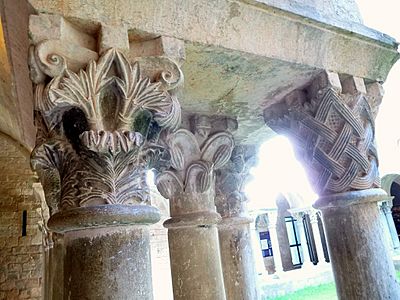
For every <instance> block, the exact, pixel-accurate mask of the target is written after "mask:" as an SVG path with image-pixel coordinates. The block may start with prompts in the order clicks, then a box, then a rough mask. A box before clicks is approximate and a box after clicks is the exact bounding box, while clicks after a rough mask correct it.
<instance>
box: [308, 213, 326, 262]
mask: <svg viewBox="0 0 400 300" xmlns="http://www.w3.org/2000/svg"><path fill="white" fill-rule="evenodd" d="M318 213H319V212H318V211H317V210H311V211H309V215H310V223H311V227H312V231H313V235H314V241H315V248H316V250H317V256H318V263H319V264H320V265H326V264H328V263H327V262H326V260H325V255H324V248H323V246H322V238H321V233H320V231H319V225H318V216H317V214H318Z"/></svg>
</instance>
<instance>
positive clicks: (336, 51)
mask: <svg viewBox="0 0 400 300" xmlns="http://www.w3.org/2000/svg"><path fill="white" fill-rule="evenodd" d="M275 2H276V1H268V2H267V3H268V4H269V5H266V4H265V3H260V1H239V2H235V3H232V2H230V1H225V0H219V1H212V2H210V1H194V0H192V1H185V3H181V2H180V1H147V2H146V5H145V6H144V5H142V3H141V2H140V1H133V2H132V1H126V0H119V1H116V2H113V3H112V4H111V3H110V2H108V1H101V3H100V2H96V4H95V3H94V2H93V3H91V2H90V1H89V2H87V3H86V4H85V5H82V3H81V1H68V3H65V2H62V1H52V2H49V1H45V0H31V3H32V4H33V6H34V7H35V8H36V9H38V10H39V11H43V12H47V13H56V14H60V15H64V16H66V17H67V18H68V19H69V20H73V22H74V23H75V24H76V25H77V26H80V27H81V28H84V29H86V30H87V31H91V32H96V30H97V28H98V25H99V21H101V22H103V23H108V24H114V25H117V26H118V25H122V24H123V25H124V26H126V27H127V29H128V31H129V40H130V45H131V47H132V45H134V44H135V43H136V41H137V40H139V41H145V42H140V43H142V45H143V48H147V49H148V48H150V49H151V51H149V53H151V52H153V53H156V52H157V51H158V50H157V49H159V48H158V47H155V46H153V45H154V43H153V42H152V40H154V39H157V38H159V37H160V36H168V37H172V38H174V39H178V40H180V41H181V42H182V43H183V42H184V43H185V48H186V62H185V64H184V66H183V72H184V73H185V78H186V84H185V86H184V88H183V89H182V91H181V92H180V93H179V97H180V101H181V104H182V107H183V109H184V110H185V111H188V112H195V113H201V114H220V115H228V116H230V117H237V119H238V121H239V123H240V126H239V129H238V131H237V132H236V133H235V138H236V140H237V141H238V142H244V143H253V144H255V143H259V142H260V141H262V140H265V139H267V138H269V137H270V136H271V134H272V133H271V131H270V130H268V129H267V128H265V127H264V126H263V121H262V116H261V113H260V112H261V110H263V109H264V108H265V107H266V106H268V105H270V104H271V103H273V102H276V101H277V100H279V98H280V96H281V95H282V92H283V91H284V93H286V92H287V91H291V90H293V89H296V88H298V87H300V86H302V85H304V84H306V82H307V81H309V80H310V79H311V77H313V76H314V75H316V74H317V73H318V72H319V71H320V70H321V69H328V70H335V71H336V72H338V73H343V74H353V75H355V76H358V77H362V78H368V79H370V80H378V81H384V80H385V78H386V75H387V73H388V71H389V69H390V67H391V65H392V64H393V63H394V62H395V61H396V59H397V52H396V47H397V46H396V44H395V42H394V41H393V39H391V38H389V37H386V36H384V35H382V34H380V33H377V32H375V31H373V30H369V29H367V28H365V27H363V25H361V24H358V25H357V22H351V24H350V23H349V22H350V21H349V22H347V21H346V20H343V19H345V18H350V19H354V21H356V19H357V16H356V15H353V16H352V17H349V14H348V13H347V12H348V11H353V8H354V2H353V1H345V2H344V1H328V2H327V1H324V2H323V4H322V2H321V3H319V4H316V1H311V0H310V1H308V2H307V3H305V4H304V5H305V6H306V10H307V11H310V10H314V11H317V12H318V13H320V14H322V15H324V16H328V15H329V17H332V18H334V19H335V20H334V22H333V23H329V24H324V23H322V22H321V20H320V19H318V18H316V20H315V19H314V20H313V19H312V18H311V19H310V16H309V15H307V14H305V13H304V12H302V11H298V10H296V9H292V8H295V7H298V6H299V1H296V2H295V3H292V4H291V5H289V4H288V2H287V1H286V2H283V3H275ZM100 4H101V5H100ZM307 4H308V6H307ZM314 4H315V5H314ZM277 6H278V7H280V6H284V7H282V8H283V9H285V7H286V6H290V8H289V9H288V10H289V11H292V12H294V14H293V13H289V12H287V11H284V10H280V9H277V8H276V7H277ZM94 7H96V9H94ZM117 12H118V13H117ZM161 12H169V13H161ZM171 12H173V13H171ZM338 12H341V15H343V17H337V13H338ZM296 13H297V14H298V15H297V14H296ZM193 20H195V22H194V21H193ZM323 20H325V19H322V21H323ZM194 23H199V24H202V26H201V28H207V30H202V29H199V27H198V26H193V24H194ZM337 26H339V27H341V28H338V27H337ZM355 32H356V33H355ZM145 44H150V45H152V46H150V47H148V45H147V46H145ZM360 53H362V55H359V54H360ZM169 57H172V56H170V55H169ZM338 57H340V59H338ZM173 59H176V58H175V57H173Z"/></svg>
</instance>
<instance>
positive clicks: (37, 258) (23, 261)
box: [0, 133, 44, 300]
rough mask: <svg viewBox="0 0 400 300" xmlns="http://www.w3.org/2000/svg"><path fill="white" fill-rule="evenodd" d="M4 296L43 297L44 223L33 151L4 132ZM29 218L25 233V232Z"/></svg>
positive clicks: (0, 142)
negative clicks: (36, 192) (36, 191)
mask: <svg viewBox="0 0 400 300" xmlns="http://www.w3.org/2000/svg"><path fill="white" fill-rule="evenodd" d="M0 149H1V151H0V169H1V172H0V299H19V298H23V297H25V298H29V299H32V300H39V299H42V298H41V297H42V295H43V294H42V288H43V270H44V259H43V246H42V236H43V232H42V231H41V229H43V228H42V227H41V226H40V225H39V224H41V225H43V219H42V210H41V203H40V200H39V199H37V198H36V197H35V196H34V188H33V186H32V185H33V182H35V181H36V180H37V178H36V176H35V175H34V173H33V172H32V171H31V170H30V167H29V153H28V151H27V150H26V149H25V148H24V147H22V146H21V145H20V144H19V143H18V142H16V141H15V140H14V139H12V138H10V137H9V136H6V135H4V134H2V133H0ZM24 212H25V213H26V219H25V230H26V232H25V235H23V230H24V225H23V224H24V223H23V222H24V221H23V215H24Z"/></svg>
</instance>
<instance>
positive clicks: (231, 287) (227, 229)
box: [215, 146, 259, 300]
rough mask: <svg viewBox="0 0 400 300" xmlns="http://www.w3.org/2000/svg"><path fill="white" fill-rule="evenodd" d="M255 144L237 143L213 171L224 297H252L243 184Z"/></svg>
mask: <svg viewBox="0 0 400 300" xmlns="http://www.w3.org/2000/svg"><path fill="white" fill-rule="evenodd" d="M255 155H256V152H255V148H254V147H251V146H248V147H245V146H236V147H235V148H234V149H233V152H232V155H231V158H230V160H229V162H228V163H227V164H226V165H225V166H224V167H223V168H222V169H220V170H218V171H217V172H216V173H217V174H216V185H215V190H216V196H215V205H216V207H217V212H218V213H219V214H221V217H222V220H221V222H219V224H218V237H219V244H220V249H221V262H222V270H223V273H224V285H225V291H226V298H227V299H230V300H234V299H238V300H244V299H246V300H253V299H254V300H255V299H258V297H259V295H258V292H257V286H256V282H257V279H256V274H257V273H256V269H255V260H254V256H253V249H252V242H251V231H250V223H251V222H252V221H253V219H252V218H250V216H249V215H248V211H247V208H246V202H247V198H246V196H245V194H244V190H243V189H244V186H245V183H246V182H247V179H248V177H249V169H250V168H251V167H252V166H253V165H254V164H255V162H256V158H255Z"/></svg>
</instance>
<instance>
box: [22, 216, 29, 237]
mask: <svg viewBox="0 0 400 300" xmlns="http://www.w3.org/2000/svg"><path fill="white" fill-rule="evenodd" d="M27 219H28V213H27V211H26V210H24V211H23V212H22V236H26V222H27Z"/></svg>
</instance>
